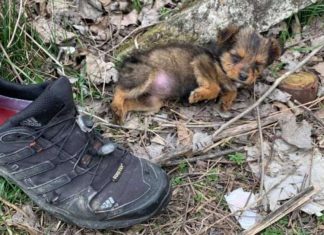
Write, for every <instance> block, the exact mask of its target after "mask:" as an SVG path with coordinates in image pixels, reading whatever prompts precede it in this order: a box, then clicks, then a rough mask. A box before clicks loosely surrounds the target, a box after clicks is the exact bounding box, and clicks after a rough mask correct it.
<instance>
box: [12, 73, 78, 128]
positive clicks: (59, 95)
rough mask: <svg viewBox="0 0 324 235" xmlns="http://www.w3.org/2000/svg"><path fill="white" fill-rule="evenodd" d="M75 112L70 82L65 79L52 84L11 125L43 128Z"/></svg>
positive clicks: (13, 119)
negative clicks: (54, 119) (57, 116)
mask: <svg viewBox="0 0 324 235" xmlns="http://www.w3.org/2000/svg"><path fill="white" fill-rule="evenodd" d="M75 112H76V110H75V105H74V102H73V97H72V89H71V85H70V82H69V80H68V79H67V78H64V77H63V78H60V79H58V80H56V81H54V82H52V83H50V84H49V85H48V86H47V87H46V89H45V90H44V92H43V93H42V94H41V95H40V96H39V97H38V98H37V99H36V100H35V101H33V102H32V103H31V104H30V105H29V106H28V107H27V108H25V109H24V110H22V111H21V112H20V113H19V114H18V115H16V116H15V117H14V118H12V120H11V123H12V124H13V125H21V126H30V127H41V126H43V125H45V124H47V123H48V122H49V121H50V120H51V119H52V118H53V117H54V116H56V115H59V116H65V115H75ZM58 113H59V114H58Z"/></svg>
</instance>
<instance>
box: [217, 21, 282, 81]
mask: <svg viewBox="0 0 324 235" xmlns="http://www.w3.org/2000/svg"><path fill="white" fill-rule="evenodd" d="M217 46H218V47H219V49H218V50H219V61H220V63H221V66H222V68H223V70H224V72H225V73H226V75H227V77H229V78H230V79H232V80H235V81H238V82H240V83H243V84H247V85H249V84H253V83H254V82H255V80H256V79H257V78H258V77H260V75H261V74H262V71H263V70H264V69H265V68H266V67H267V66H268V65H270V64H271V63H272V62H273V61H274V60H275V59H277V58H278V57H279V56H280V55H281V46H280V44H279V42H278V41H277V40H276V39H274V38H265V37H263V36H262V35H260V34H259V33H258V32H256V31H255V30H254V29H251V28H247V27H244V28H241V27H237V26H229V27H227V28H225V29H223V30H221V31H220V32H219V33H218V38H217Z"/></svg>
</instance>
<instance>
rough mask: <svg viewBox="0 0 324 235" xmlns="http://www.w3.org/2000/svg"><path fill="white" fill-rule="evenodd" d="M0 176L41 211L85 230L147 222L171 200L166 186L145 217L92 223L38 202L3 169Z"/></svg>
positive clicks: (169, 191)
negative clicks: (154, 206) (157, 204)
mask: <svg viewBox="0 0 324 235" xmlns="http://www.w3.org/2000/svg"><path fill="white" fill-rule="evenodd" d="M0 176H2V177H4V178H5V179H6V180H8V181H12V182H13V183H15V184H16V185H17V186H19V188H20V189H21V190H22V191H23V192H24V193H25V194H27V196H28V197H29V198H30V199H31V200H32V201H33V202H34V203H36V204H37V205H38V206H39V207H40V208H41V209H42V210H44V211H46V212H48V213H50V214H52V215H53V216H55V217H56V218H58V219H60V220H62V221H64V222H67V223H70V224H71V223H72V224H75V225H78V226H80V227H85V228H89V229H110V230H111V229H120V228H127V227H130V226H132V225H135V224H139V223H141V222H144V221H146V220H148V219H149V218H151V217H153V216H154V215H156V214H157V213H159V212H160V211H161V210H162V209H163V208H164V207H166V206H167V204H168V203H169V201H170V199H171V185H170V184H169V186H168V191H167V193H166V194H165V196H164V197H163V198H162V200H161V201H160V204H159V206H158V207H157V208H156V209H155V210H154V211H153V212H152V213H150V214H148V215H146V216H142V217H139V218H136V219H127V220H123V221H93V220H82V219H80V218H75V217H72V216H70V215H68V214H67V213H65V212H64V211H62V210H60V209H57V208H55V207H51V206H49V205H48V204H46V203H43V202H42V201H40V200H39V197H38V196H36V195H34V194H32V193H29V192H26V191H25V190H24V188H23V186H22V185H21V184H20V183H19V182H18V181H16V180H14V179H13V178H11V177H10V176H9V175H8V174H7V173H6V172H5V171H4V170H3V169H1V167H0Z"/></svg>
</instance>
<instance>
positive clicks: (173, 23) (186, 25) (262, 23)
mask: <svg viewBox="0 0 324 235" xmlns="http://www.w3.org/2000/svg"><path fill="white" fill-rule="evenodd" d="M315 2H317V1H316V0H315V1H314V0H283V1H280V2H278V1H264V0H255V1H236V0H228V1H222V0H203V1H195V3H193V5H192V6H190V7H188V8H187V9H185V10H182V11H181V12H180V13H178V14H175V15H174V16H172V17H170V18H169V19H168V20H167V21H165V22H163V23H161V24H159V25H157V26H155V27H153V28H151V29H150V30H148V31H147V32H146V33H144V34H143V35H142V36H140V37H138V38H137V39H138V43H139V46H140V47H150V46H153V45H154V43H163V42H167V41H172V40H178V41H179V40H183V41H198V42H206V41H209V40H210V39H212V38H215V37H216V36H217V31H218V29H219V28H223V27H225V26H226V25H228V24H229V23H235V24H238V25H251V26H253V27H255V28H256V29H257V30H258V31H266V30H268V29H269V28H270V27H271V26H272V25H275V24H277V23H279V22H281V21H282V20H283V19H285V18H287V17H289V16H290V15H292V14H293V13H296V12H297V11H299V10H301V9H303V8H304V7H306V6H308V5H310V4H312V3H315ZM133 47H134V44H133V43H131V42H130V43H129V44H127V45H125V46H122V47H121V48H123V49H122V51H119V52H120V54H127V53H128V52H129V51H130V50H132V48H133Z"/></svg>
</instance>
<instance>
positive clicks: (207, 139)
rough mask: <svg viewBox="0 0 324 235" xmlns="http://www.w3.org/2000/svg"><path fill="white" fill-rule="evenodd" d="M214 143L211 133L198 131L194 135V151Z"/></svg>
mask: <svg viewBox="0 0 324 235" xmlns="http://www.w3.org/2000/svg"><path fill="white" fill-rule="evenodd" d="M212 143H213V139H212V136H211V135H208V133H203V132H196V133H195V134H194V135H193V137H192V149H193V150H194V151H198V150H202V149H204V148H205V147H206V146H209V145H210V144H212Z"/></svg>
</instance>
